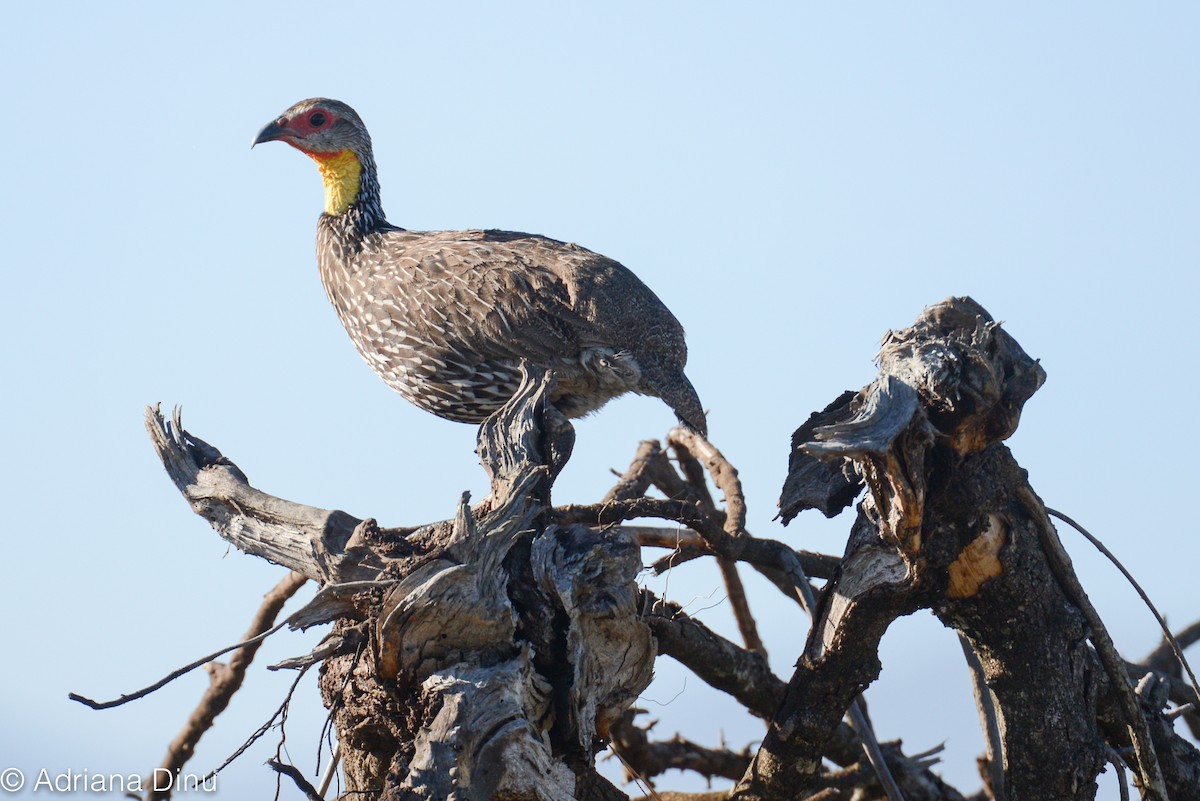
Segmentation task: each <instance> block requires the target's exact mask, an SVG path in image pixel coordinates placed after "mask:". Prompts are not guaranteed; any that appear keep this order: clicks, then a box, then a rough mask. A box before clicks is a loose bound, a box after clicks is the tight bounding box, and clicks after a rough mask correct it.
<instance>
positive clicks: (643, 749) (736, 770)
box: [609, 709, 751, 780]
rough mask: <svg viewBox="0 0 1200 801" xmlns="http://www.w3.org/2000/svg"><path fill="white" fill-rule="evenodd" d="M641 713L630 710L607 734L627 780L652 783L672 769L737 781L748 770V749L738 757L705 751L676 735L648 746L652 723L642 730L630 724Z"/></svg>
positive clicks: (716, 751)
mask: <svg viewBox="0 0 1200 801" xmlns="http://www.w3.org/2000/svg"><path fill="white" fill-rule="evenodd" d="M643 711H644V710H641V709H630V710H629V711H627V712H626V713H625V714H624V715H623V716H622V717H621V718H620V719H619V720H618V721H617V722H616V723H614V724H613V726H612V728H611V729H610V730H609V731H610V732H611V734H612V738H613V739H612V747H613V753H614V754H616V755H617V757H618V758H619V759H620V760H621V762H622V763H623V764H624V765H625V767H626V770H627V771H629V773H628V774H627V776H626V778H627V779H630V778H634V777H637V778H641V779H643V780H647V779H652V778H654V777H655V776H658V775H660V774H662V773H666V772H667V771H668V770H671V769H672V768H674V769H678V770H690V771H692V772H694V773H699V774H700V775H701V776H704V777H705V778H709V779H711V778H712V777H713V776H721V777H724V778H726V779H734V780H737V779H740V778H741V777H742V774H743V773H745V772H746V768H747V767H749V765H750V759H751V754H750V749H749V748H746V749H744V750H743V751H741V752H740V753H736V752H733V751H728V750H726V749H714V748H706V747H705V746H702V745H698V744H696V743H693V742H691V741H690V740H687V739H684V738H683V737H682V736H680V735H678V734H676V735H675V736H674V737H672V738H671V739H670V740H665V741H659V742H651V741H650V738H649V736H648V733H649V730H650V728H652V727H653V726H654V723H653V722H651V723H650V724H649V725H648V726H646V727H645V728H643V727H641V726H638V725H637V724H636V723H634V716H635V715H637V714H639V713H641V712H643Z"/></svg>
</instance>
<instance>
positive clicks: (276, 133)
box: [251, 97, 373, 214]
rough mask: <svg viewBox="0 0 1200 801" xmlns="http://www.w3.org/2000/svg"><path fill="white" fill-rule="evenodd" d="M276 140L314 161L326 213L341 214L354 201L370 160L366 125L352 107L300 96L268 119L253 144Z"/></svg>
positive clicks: (336, 101) (369, 139)
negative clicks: (323, 183) (277, 115)
mask: <svg viewBox="0 0 1200 801" xmlns="http://www.w3.org/2000/svg"><path fill="white" fill-rule="evenodd" d="M276 141H278V142H286V143H287V144H289V145H291V146H292V147H294V148H296V149H297V150H299V151H300V152H301V153H304V154H306V155H308V156H309V157H311V158H312V159H313V160H314V161H315V162H317V166H318V167H319V168H320V170H321V177H322V178H323V179H324V181H325V211H326V213H328V214H341V213H343V212H345V211H346V210H347V209H348V208H349V207H350V206H351V205H352V204H353V203H354V201H355V198H356V197H357V196H358V194H359V190H360V189H361V181H362V172H363V167H364V165H368V164H373V162H372V156H371V136H370V134H368V133H367V128H366V126H365V125H363V122H362V119H361V118H360V117H359V116H358V113H357V112H355V110H354V109H352V108H350V107H349V106H347V105H346V104H345V103H342V102H340V101H338V100H329V99H327V98H324V97H315V98H311V99H309V100H301V101H300V102H299V103H296V104H295V105H294V106H292V107H291V108H289V109H288V110H287V111H285V112H283V114H281V115H280V116H279V117H278V118H276V119H274V120H272V121H271V122H269V123H267V125H266V126H264V127H263V129H262V130H261V131H259V132H258V136H256V137H255V138H254V143H253V145H258V144H262V143H263V142H276ZM253 145H251V147H253Z"/></svg>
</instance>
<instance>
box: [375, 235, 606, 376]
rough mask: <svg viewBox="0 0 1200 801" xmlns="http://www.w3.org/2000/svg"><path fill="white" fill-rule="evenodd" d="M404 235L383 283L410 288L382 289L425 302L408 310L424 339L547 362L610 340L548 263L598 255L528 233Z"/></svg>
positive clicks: (491, 355)
mask: <svg viewBox="0 0 1200 801" xmlns="http://www.w3.org/2000/svg"><path fill="white" fill-rule="evenodd" d="M404 234H405V236H404V237H403V238H398V239H397V241H398V242H399V243H400V246H399V247H397V248H395V254H394V257H395V265H396V268H397V269H396V270H394V271H391V272H390V273H389V275H387V276H384V277H383V280H385V281H397V282H404V283H405V284H406V286H403V287H394V288H392V289H389V288H388V287H386V286H385V287H383V290H384V291H385V292H388V294H392V295H397V296H405V297H408V298H410V299H411V300H410V303H419V304H421V306H422V309H421V313H420V314H413V313H412V311H411V310H406V312H405V313H406V314H407V316H408V318H409V320H410V321H412V320H421V321H423V323H422V329H423V330H421V331H420V332H418V334H419V335H420V336H421V338H422V339H425V340H426V341H427V342H430V343H433V344H436V345H439V346H441V345H444V346H445V347H446V348H447V349H448V350H450V351H453V352H457V353H461V354H464V355H466V354H471V355H476V356H477V357H481V358H482V359H483V360H504V361H510V360H516V359H521V358H524V359H529V360H530V361H533V362H535V363H539V364H544V365H546V366H552V365H553V364H554V362H555V361H557V360H559V359H563V358H572V357H576V356H578V354H579V353H580V351H582V350H583V349H585V348H588V347H596V346H601V345H604V344H606V342H605V338H604V337H603V336H602V334H601V332H600V331H598V330H597V329H596V327H595V326H594V325H593V324H592V323H591V322H589V321H588V320H587V319H585V318H584V317H583V316H581V315H580V314H579V313H578V312H577V311H576V310H575V308H574V307H573V300H572V297H571V287H570V285H569V284H568V282H567V281H565V280H563V278H562V273H563V270H561V269H560V270H555V269H552V267H553V265H551V266H547V264H546V262H547V261H548V260H550V261H552V260H554V259H563V258H572V259H576V260H584V261H586V257H587V256H590V257H592V258H597V259H598V258H601V257H598V256H595V254H591V253H589V252H588V251H584V250H583V249H582V248H579V249H570V248H569V246H564V245H562V243H556V242H554V241H553V240H546V239H543V238H542V237H526V235H511V234H500V233H499V232H485V231H465V232H453V233H450V232H447V233H424V234H414V233H411V232H404ZM513 237H524V238H517V239H514V238H513ZM556 246H558V247H556ZM560 248H561V249H562V250H561V252H560ZM576 251H578V252H576ZM584 254H586V255H584Z"/></svg>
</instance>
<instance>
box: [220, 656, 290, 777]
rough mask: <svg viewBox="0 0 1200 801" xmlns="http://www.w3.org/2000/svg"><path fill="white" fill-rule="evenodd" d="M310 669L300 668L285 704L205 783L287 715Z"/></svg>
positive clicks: (286, 696)
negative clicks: (294, 696)
mask: <svg viewBox="0 0 1200 801" xmlns="http://www.w3.org/2000/svg"><path fill="white" fill-rule="evenodd" d="M308 668H309V666H308V665H305V666H304V667H302V668H300V670H299V672H297V673H296V678H295V680H294V681H293V682H292V686H291V687H289V688H288V691H287V695H285V696H284V698H283V703H282V704H280V705H279V708H278V709H276V710H275V712H274V714H272V715H271V717H270V718H268V719H267V722H266V723H264V724H263V725H261V726H259V727H258V729H257V730H256V731H255V732H254V734H251V735H250V736H249V737H248V738H247V739H246V742H244V743H242V744H241V745H240V746H238V749H237V750H236V751H234V752H233V753H232V754H230V755H229V756H228V757H227V758H226V759H225V761H224V762H222V763H221V764H220V765H218V766H217V767H216V768H214V769H212V770H210V771H209V772H208V773H207V774H206V775H205V776H204V779H203V781H208V780H209V779H211V778H212V777H213V776H216V775H217V774H218V773H220V772H221V771H223V770H225V768H227V767H229V766H230V765H231V764H233V761H234V760H235V759H237V758H238V757H240V756H241V755H242V754H244V753H246V751H247V749H249V748H250V746H252V745H254V743H256V742H258V740H259V739H260V738H261V737H262V736H263V735H264V734H266V733H267V732H269V731H270V730H271V727H272V726H274V725H275V721H276V720H277V719H279V718H280V717H281V716H286V715H287V710H288V705H289V704H291V703H292V696H293V695H295V693H296V688H297V687H298V686H300V680H301V679H302V678H304V674H305V673H307V672H308Z"/></svg>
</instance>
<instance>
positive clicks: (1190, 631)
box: [1142, 620, 1200, 695]
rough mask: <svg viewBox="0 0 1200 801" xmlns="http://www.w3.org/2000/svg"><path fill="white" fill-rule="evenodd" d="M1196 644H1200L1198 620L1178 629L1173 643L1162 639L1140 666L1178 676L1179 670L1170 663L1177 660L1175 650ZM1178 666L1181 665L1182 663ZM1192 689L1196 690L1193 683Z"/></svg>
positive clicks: (1199, 693)
mask: <svg viewBox="0 0 1200 801" xmlns="http://www.w3.org/2000/svg"><path fill="white" fill-rule="evenodd" d="M1197 642H1200V620H1198V621H1196V622H1195V623H1193V624H1191V625H1190V626H1185V627H1183V628H1182V629H1180V630H1179V631H1178V632H1177V633H1176V634H1175V642H1174V643H1172V642H1171V641H1170V640H1169V639H1167V638H1166V637H1164V638H1163V641H1162V642H1161V643H1159V645H1158V647H1157V648H1155V649H1154V650H1153V651H1151V652H1150V653H1149V654H1148V655H1147V656H1146V658H1145V659H1144V660H1142V664H1144V665H1145V666H1146V667H1148V668H1150V669H1151V670H1157V671H1160V672H1162V673H1171V674H1175V675H1178V670H1179V668H1177V667H1176V665H1175V664H1173V663H1172V659H1178V656H1177V655H1176V654H1175V650H1176V649H1179V650H1186V649H1187V648H1190V647H1191V646H1193V645H1195V644H1196V643H1197ZM1179 664H1180V665H1182V663H1179ZM1192 688H1193V689H1196V686H1195V683H1194V682H1193V684H1192ZM1197 695H1200V690H1197Z"/></svg>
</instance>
